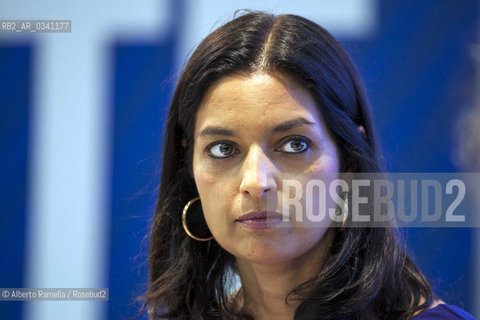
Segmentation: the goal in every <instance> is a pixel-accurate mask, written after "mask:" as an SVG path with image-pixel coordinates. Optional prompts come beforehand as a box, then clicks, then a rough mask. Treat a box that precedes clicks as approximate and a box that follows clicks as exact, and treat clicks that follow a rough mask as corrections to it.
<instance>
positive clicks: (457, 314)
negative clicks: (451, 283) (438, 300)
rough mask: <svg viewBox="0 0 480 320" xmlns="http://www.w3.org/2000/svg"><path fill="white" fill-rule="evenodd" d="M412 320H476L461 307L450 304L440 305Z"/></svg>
mask: <svg viewBox="0 0 480 320" xmlns="http://www.w3.org/2000/svg"><path fill="white" fill-rule="evenodd" d="M411 320H475V319H474V318H473V317H472V316H471V315H470V314H468V313H467V312H465V311H463V310H462V309H460V308H459V307H456V306H452V305H449V304H439V305H438V306H436V307H434V308H431V309H427V310H425V311H423V312H422V313H420V314H419V315H417V316H415V317H413V318H412V319H411Z"/></svg>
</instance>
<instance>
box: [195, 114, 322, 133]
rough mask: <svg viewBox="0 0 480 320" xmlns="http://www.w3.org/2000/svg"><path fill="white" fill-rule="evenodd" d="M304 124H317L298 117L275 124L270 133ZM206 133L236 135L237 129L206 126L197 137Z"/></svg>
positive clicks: (284, 130)
mask: <svg viewBox="0 0 480 320" xmlns="http://www.w3.org/2000/svg"><path fill="white" fill-rule="evenodd" d="M302 125H311V126H316V125H317V124H316V123H314V122H311V121H308V120H307V119H305V118H296V119H293V120H289V121H286V122H283V123H281V124H279V125H277V126H275V127H274V128H273V129H271V130H270V132H269V133H274V134H275V133H281V132H286V131H289V130H292V129H294V128H297V127H300V126H302ZM206 135H212V136H228V137H234V136H236V133H235V131H232V130H230V129H227V128H224V127H206V128H205V129H203V130H202V131H200V132H199V133H198V135H197V137H202V136H206Z"/></svg>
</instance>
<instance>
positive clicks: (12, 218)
mask: <svg viewBox="0 0 480 320" xmlns="http://www.w3.org/2000/svg"><path fill="white" fill-rule="evenodd" d="M172 2H173V0H172ZM174 9H175V10H173V13H174V14H175V15H176V16H175V17H174V19H172V21H173V22H174V23H175V25H174V26H172V28H171V29H170V33H169V36H168V37H166V38H164V39H162V40H161V41H160V40H159V41H156V42H154V43H141V44H139V43H138V42H135V43H134V44H132V43H125V42H116V43H112V44H111V47H110V49H109V52H110V59H111V64H112V65H113V66H114V68H113V73H112V74H111V75H110V76H111V79H110V80H111V86H110V87H111V92H110V93H109V94H110V95H111V98H112V99H111V101H113V104H112V106H111V109H110V112H111V117H112V119H113V127H112V137H113V140H112V145H111V146H110V147H111V155H112V157H111V159H112V161H111V163H110V165H111V167H110V170H111V172H112V175H111V177H112V179H111V190H110V193H109V195H110V196H111V201H110V203H111V208H110V210H111V215H110V224H111V239H110V250H109V255H110V257H109V267H108V272H109V278H108V287H109V288H110V301H109V302H108V318H109V319H125V318H127V317H132V316H135V315H136V313H137V311H138V307H139V304H138V303H137V302H135V298H136V297H138V296H139V295H141V294H142V293H143V290H144V289H145V287H146V280H147V270H148V269H147V265H146V252H147V245H148V243H147V241H146V239H145V235H146V233H147V232H148V225H149V221H150V219H151V216H152V212H153V208H154V203H155V195H156V188H157V183H158V180H159V174H158V166H159V155H160V152H159V151H160V148H161V138H162V131H163V123H164V120H165V115H166V111H167V106H168V103H169V99H170V97H171V94H172V91H173V88H174V85H175V78H174V76H173V75H174V72H175V70H174V67H173V65H174V60H175V53H176V52H175V45H176V41H177V40H176V39H177V38H178V34H177V33H178V30H179V28H181V23H182V17H183V13H182V1H177V2H176V4H175V5H174ZM478 13H479V7H478V2H477V1H473V0H464V1H458V0H457V1H454V0H443V1H416V0H406V1H394V0H389V1H379V12H378V14H379V26H378V32H377V34H376V35H375V36H374V37H373V38H369V39H368V40H363V41H358V40H352V39H340V40H341V42H342V43H343V44H344V45H345V47H346V49H347V51H348V52H349V53H350V54H351V56H352V58H353V60H354V61H355V62H356V64H357V66H358V68H359V70H360V73H361V74H362V76H363V77H364V80H365V83H366V86H367V89H368V95H369V98H370V101H371V104H372V109H373V115H374V119H375V122H376V125H377V130H378V133H379V137H380V140H381V144H382V148H383V153H384V156H385V159H386V161H387V167H388V170H389V171H399V172H403V171H406V172H407V171H408V172H454V171H457V170H460V169H459V168H458V166H457V164H456V158H455V148H456V145H457V140H456V136H457V131H458V128H457V127H456V121H457V120H458V117H459V116H460V115H461V114H462V112H463V111H465V110H467V109H468V108H470V107H471V106H472V105H473V95H474V88H473V83H474V78H475V65H474V61H473V59H472V57H471V53H470V52H471V46H472V44H473V43H475V42H476V36H477V30H478V27H479V26H478V18H479V17H478V15H479V14H478ZM34 54H35V46H34V45H33V44H31V45H10V46H5V45H1V43H0V159H1V160H0V161H1V166H0V204H1V209H0V210H1V214H0V244H1V247H2V250H0V261H1V263H0V287H23V286H25V283H24V263H25V239H26V236H27V235H26V234H25V221H26V219H27V218H28V217H27V212H26V203H25V199H26V197H27V193H28V186H29V184H28V183H29V181H28V172H29V166H28V159H29V158H28V157H29V154H28V145H29V135H30V132H29V119H30V116H31V114H30V113H31V111H32V101H31V99H32V98H31V96H32V91H31V90H32V83H31V82H32V80H31V76H32V68H34V67H35V66H34V65H32V62H31V61H32V56H33V55H34ZM473 231H474V229H410V230H408V231H406V232H405V236H406V239H407V242H408V244H409V248H410V250H411V254H412V255H413V256H414V259H415V261H416V262H417V264H418V265H419V266H420V267H421V269H422V270H423V271H424V272H425V273H426V275H427V276H429V277H430V279H431V280H432V281H433V283H434V288H435V289H436V293H437V294H438V295H439V296H440V297H441V298H442V299H443V300H445V301H447V302H449V303H452V304H456V305H458V306H460V307H463V308H465V309H466V310H467V311H469V312H470V313H473V312H474V307H475V305H476V304H478V303H479V302H480V301H474V292H473V277H474V276H475V275H476V268H478V266H477V267H475V266H474V262H475V261H474V260H473V243H472V241H473ZM7 261H8V263H5V262H7ZM0 314H1V315H2V318H4V319H21V318H22V303H20V302H8V303H7V302H0Z"/></svg>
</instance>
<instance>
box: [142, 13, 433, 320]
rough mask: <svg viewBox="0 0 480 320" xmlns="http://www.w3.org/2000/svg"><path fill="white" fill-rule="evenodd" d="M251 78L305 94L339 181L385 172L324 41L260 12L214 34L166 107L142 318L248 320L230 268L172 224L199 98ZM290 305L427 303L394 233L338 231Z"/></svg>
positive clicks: (361, 101)
mask: <svg viewBox="0 0 480 320" xmlns="http://www.w3.org/2000/svg"><path fill="white" fill-rule="evenodd" d="M253 73H269V74H273V73H277V74H282V75H284V76H287V77H289V79H291V80H292V81H294V82H295V83H297V84H299V85H301V86H303V87H304V88H306V89H308V90H309V92H310V93H311V95H312V97H313V98H314V100H315V102H316V104H317V106H318V108H319V111H320V113H321V115H322V116H323V119H324V120H325V123H326V125H327V129H328V130H329V133H330V134H331V136H332V138H333V139H334V141H335V143H336V145H337V147H338V149H339V153H340V155H341V168H342V171H353V172H380V171H382V170H381V169H382V166H381V164H380V160H379V154H380V153H379V148H378V146H377V142H376V137H375V134H374V128H373V126H372V121H371V116H370V111H369V106H368V102H367V98H366V94H365V90H364V88H363V85H362V81H361V79H360V77H359V75H358V73H357V71H356V68H355V66H354V64H353V63H352V61H351V60H350V58H349V56H348V55H347V53H346V52H345V50H344V49H343V48H342V46H341V45H340V44H339V43H338V42H337V40H336V39H335V38H334V37H333V36H332V35H330V34H329V33H328V32H327V31H326V30H325V29H323V28H322V27H320V26H318V25H317V24H315V23H313V22H311V21H309V20H307V19H304V18H302V17H300V16H296V15H279V16H274V15H272V14H267V13H263V12H258V11H247V12H246V13H244V14H243V15H240V16H238V17H237V18H235V19H234V20H232V21H230V22H228V23H226V24H225V25H223V26H221V27H220V28H218V29H217V30H215V31H214V32H212V33H211V34H210V35H209V36H208V37H207V38H206V39H205V40H204V41H203V42H202V43H201V44H200V45H199V46H198V48H197V49H196V51H195V52H194V53H193V55H192V57H191V58H190V60H189V61H188V63H187V65H186V67H185V69H184V71H183V73H182V74H181V76H180V79H179V81H178V84H177V87H176V90H175V93H174V96H173V99H172V102H171V105H170V110H169V114H168V119H167V124H166V132H165V140H164V150H163V167H162V178H161V182H160V189H159V194H158V200H157V204H156V210H155V215H154V218H153V223H152V227H151V234H150V251H149V262H150V275H149V286H148V290H147V292H146V293H145V296H144V299H145V305H144V307H145V308H147V309H148V311H149V315H150V318H151V319H157V318H166V319H195V320H197V319H251V316H249V315H248V314H244V313H243V311H242V310H233V309H232V306H231V305H230V304H229V301H230V300H229V294H230V293H231V290H232V286H233V285H234V280H233V275H234V274H235V272H236V271H237V269H236V264H235V259H234V257H233V256H232V255H231V254H230V253H228V252H227V251H225V250H224V249H223V248H222V247H220V246H219V245H218V243H217V242H216V241H215V240H211V241H207V242H200V241H196V240H193V239H191V238H190V237H188V236H187V234H186V233H185V232H184V230H183V228H182V222H181V213H182V209H183V207H184V205H185V204H186V203H187V202H188V201H189V200H191V199H192V198H194V197H196V196H197V195H198V193H197V190H196V187H195V182H194V179H193V175H192V153H193V151H192V150H193V128H194V122H195V116H196V114H197V110H198V107H199V105H200V103H201V101H202V98H203V96H204V94H205V92H206V91H207V89H209V88H210V87H211V86H212V84H214V83H216V82H218V81H220V80H222V79H224V78H225V77H228V76H231V75H237V74H244V75H249V74H253ZM359 126H363V128H364V129H365V132H364V133H362V132H359V130H358V127H359ZM198 207H199V206H198ZM191 210H195V209H193V208H192V209H191ZM197 210H198V208H197ZM190 215H195V214H194V213H190V211H189V216H190ZM196 215H197V216H199V217H202V213H201V211H198V212H197V214H196ZM201 222H202V221H198V223H197V224H198V225H201ZM197 224H195V225H197ZM201 229H202V228H201V227H199V229H198V230H197V231H196V232H199V234H201V232H202V230H201ZM207 235H208V230H207ZM291 294H294V295H295V296H298V297H301V301H302V302H301V304H300V305H299V307H298V308H297V310H296V313H295V319H368V320H372V319H390V320H392V319H407V318H409V317H411V316H412V315H413V314H414V313H415V312H416V311H418V310H421V309H423V308H426V307H428V306H429V305H430V304H431V303H432V301H433V298H434V296H433V293H432V290H431V285H430V283H429V282H428V280H427V279H426V278H425V277H424V276H423V275H422V273H421V272H420V271H419V269H418V268H417V267H416V266H415V264H414V263H413V262H412V261H411V260H410V259H409V258H408V256H407V255H406V253H405V251H404V249H403V247H402V245H400V243H399V241H398V240H397V237H396V235H395V229H392V228H358V227H356V228H344V229H342V230H341V231H337V232H336V233H335V238H334V240H333V244H332V246H331V248H330V251H329V253H328V254H327V256H326V257H325V258H324V259H323V261H322V268H321V270H319V272H318V274H317V275H316V276H315V277H313V278H312V279H310V280H309V281H307V282H305V283H303V284H302V285H300V286H299V287H297V288H296V289H295V290H293V291H292V292H291Z"/></svg>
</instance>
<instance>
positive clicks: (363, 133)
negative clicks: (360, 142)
mask: <svg viewBox="0 0 480 320" xmlns="http://www.w3.org/2000/svg"><path fill="white" fill-rule="evenodd" d="M357 129H358V132H360V134H361V135H362V136H364V135H365V134H366V132H365V128H364V127H363V126H358V127H357Z"/></svg>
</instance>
